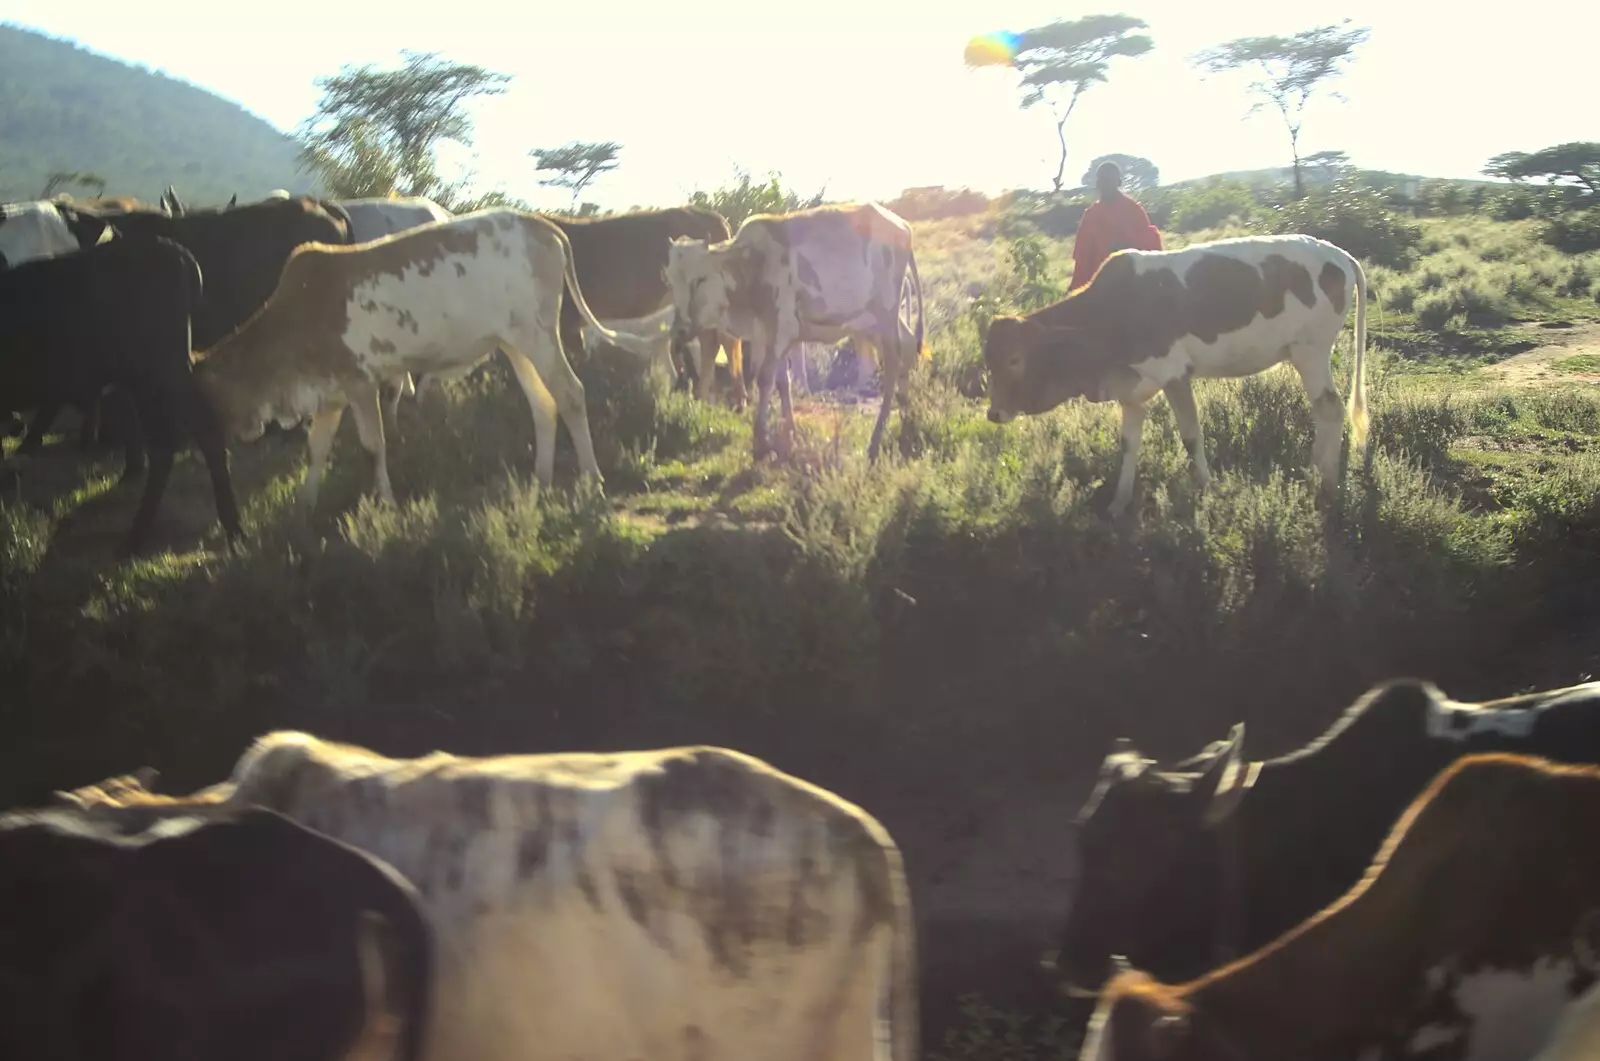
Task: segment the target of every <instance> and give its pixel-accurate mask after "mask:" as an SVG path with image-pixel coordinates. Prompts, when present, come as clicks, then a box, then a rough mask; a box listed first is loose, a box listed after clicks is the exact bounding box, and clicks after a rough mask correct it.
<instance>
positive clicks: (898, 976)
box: [884, 847, 922, 1061]
mask: <svg viewBox="0 0 1600 1061" xmlns="http://www.w3.org/2000/svg"><path fill="white" fill-rule="evenodd" d="M884 856H885V857H886V858H888V859H889V898H890V901H891V905H892V907H893V909H894V920H893V923H892V926H891V927H892V930H893V933H894V939H893V941H892V942H891V944H890V946H891V948H892V950H891V952H890V956H889V962H890V965H889V1035H890V1040H889V1042H890V1050H889V1058H888V1061H918V1056H919V1055H918V1051H919V1050H920V1049H921V1045H920V1043H919V1041H918V1039H919V1037H920V1034H921V1019H922V1018H921V1014H920V1013H919V1012H918V1007H917V923H916V917H915V916H914V913H913V911H912V909H911V889H910V887H909V885H907V883H906V872H905V860H904V859H903V857H902V856H901V854H900V852H899V851H898V850H897V849H895V848H894V847H890V848H889V849H888V850H886V851H885V852H884Z"/></svg>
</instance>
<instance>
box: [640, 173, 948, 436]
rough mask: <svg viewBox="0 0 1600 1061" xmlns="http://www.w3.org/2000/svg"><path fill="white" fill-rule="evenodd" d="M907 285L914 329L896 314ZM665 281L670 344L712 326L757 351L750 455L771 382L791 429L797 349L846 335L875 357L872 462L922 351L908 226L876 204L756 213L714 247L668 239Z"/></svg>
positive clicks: (763, 431) (761, 431)
mask: <svg viewBox="0 0 1600 1061" xmlns="http://www.w3.org/2000/svg"><path fill="white" fill-rule="evenodd" d="M908 280H909V281H910V285H911V295H912V298H913V299H914V301H915V302H916V316H917V322H916V325H915V327H910V326H908V325H907V324H906V321H905V319H904V317H903V316H902V315H901V312H900V310H901V306H902V301H903V299H902V296H903V295H904V294H905V291H906V283H907V281H908ZM667 282H668V283H669V284H670V285H671V287H672V304H673V308H674V314H673V320H674V323H673V333H674V343H675V344H676V345H677V346H679V347H680V348H681V347H682V346H684V345H685V344H687V343H688V341H689V340H690V339H691V338H693V337H694V335H695V334H696V333H700V332H704V331H706V330H707V329H711V328H718V329H721V330H723V331H726V332H729V333H731V334H733V335H736V336H738V337H739V338H741V339H743V340H745V342H747V343H750V344H752V348H753V349H754V350H755V351H756V354H755V358H754V359H753V360H752V364H753V365H754V366H755V370H756V379H757V381H758V383H759V385H760V397H759V398H758V399H757V401H756V422H755V456H756V458H757V459H758V460H759V459H760V458H762V457H763V456H765V455H766V453H767V451H768V449H769V448H770V442H769V439H768V436H767V410H768V408H769V405H770V398H771V394H772V387H773V383H774V381H776V383H777V387H778V396H779V398H780V400H781V401H782V403H783V420H784V428H785V430H786V431H788V432H791V433H792V432H793V430H794V409H793V406H792V404H791V401H790V396H789V360H788V355H789V352H790V350H791V349H792V348H793V347H794V346H795V344H797V343H801V342H816V343H836V342H838V341H839V340H841V339H845V338H849V339H852V340H853V341H854V343H855V346H856V349H857V350H858V351H860V352H861V353H863V354H866V353H868V352H872V353H875V354H876V355H877V356H878V358H879V364H880V367H881V369H882V373H883V380H884V383H883V405H882V407H881V408H880V409H879V410H878V421H877V423H876V424H875V425H873V428H872V441H871V442H870V443H869V444H868V446H867V454H868V456H869V457H871V458H873V459H876V458H877V455H878V447H879V445H880V443H881V442H882V439H883V429H884V425H885V424H887V423H888V422H889V408H890V403H891V402H893V401H894V400H895V396H896V394H897V393H898V394H900V395H901V400H904V388H905V386H906V380H907V378H908V377H909V375H910V369H911V365H912V363H913V362H914V361H915V359H916V357H917V355H918V353H920V352H921V350H922V335H923V314H922V280H921V279H920V277H919V276H918V275H917V260H916V255H915V254H914V253H913V252H912V248H911V226H910V225H908V224H906V223H905V221H903V220H902V219H901V218H899V217H898V216H896V215H895V214H893V213H891V212H890V211H888V210H886V209H884V208H883V207H882V206H880V205H878V204H877V203H867V204H866V205H864V206H849V205H847V206H819V207H815V208H814V209H810V210H801V211H798V212H796V213H792V214H756V215H755V216H753V217H749V218H746V219H745V221H744V223H743V224H742V225H740V226H739V232H738V234H737V235H736V236H734V237H733V238H732V239H729V240H723V241H722V242H720V243H710V244H708V243H707V242H706V241H705V240H700V239H684V238H678V239H674V240H673V241H672V245H671V249H670V251H669V253H668V258H667ZM704 357H705V351H704V349H702V350H701V358H702V360H704ZM746 360H751V359H749V358H747V359H746Z"/></svg>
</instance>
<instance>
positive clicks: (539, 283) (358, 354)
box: [195, 210, 649, 506]
mask: <svg viewBox="0 0 1600 1061" xmlns="http://www.w3.org/2000/svg"><path fill="white" fill-rule="evenodd" d="M563 284H565V285H566V286H565V290H568V291H570V292H571V295H572V299H573V301H574V303H576V305H577V306H578V309H579V311H580V312H581V313H582V314H583V317H584V319H585V320H586V321H587V322H588V323H589V324H591V325H594V326H595V328H596V329H597V330H598V331H599V332H600V334H601V335H602V336H603V337H604V338H605V339H606V340H607V341H608V342H611V343H614V344H615V345H618V346H623V347H626V348H628V349H633V350H638V351H639V352H641V353H646V354H648V351H649V344H648V343H647V342H646V341H645V340H644V339H642V338H640V337H637V336H627V335H623V334H621V333H617V332H612V331H609V330H607V329H604V328H602V327H600V325H599V323H598V322H597V321H596V320H595V319H594V314H593V313H591V312H590V310H589V307H588V304H587V303H586V302H585V301H584V299H583V292H582V291H581V289H580V288H579V286H578V281H577V277H576V276H575V275H574V273H573V268H572V256H571V253H570V251H569V248H568V247H567V241H566V237H565V236H563V235H562V233H561V230H560V229H559V228H557V227H556V226H554V225H552V224H550V222H548V221H546V220H544V219H543V218H540V217H538V216H536V215H534V214H528V213H522V212H519V211H516V210H484V211H479V212H476V213H471V214H466V215H463V216H461V217H456V218H452V219H451V220H449V221H441V222H437V223H435V224H430V225H425V226H423V227H421V228H416V229H410V230H408V231H405V232H401V233H398V234H396V235H392V236H384V237H382V238H381V239H376V240H371V241H369V242H366V243H358V244H354V245H350V246H343V247H337V246H326V245H312V246H307V247H301V248H299V249H297V250H296V251H295V253H294V254H293V255H292V256H291V257H290V258H289V261H288V263H287V264H286V265H285V266H284V270H283V278H282V280H281V281H280V282H279V284H278V289H277V291H276V292H274V293H273V296H272V298H271V299H269V300H268V302H267V304H266V305H265V306H263V307H262V309H261V310H260V312H258V313H257V314H256V315H255V316H254V317H253V318H252V319H251V320H249V321H248V322H246V323H245V325H244V326H243V327H242V328H240V329H239V330H238V331H237V332H235V333H234V334H233V335H231V336H229V337H228V338H227V339H226V340H224V341H223V342H221V343H219V344H218V345H217V346H216V348H215V349H213V350H211V351H210V352H209V353H208V354H207V355H206V356H205V358H204V359H203V360H202V361H201V362H200V363H199V364H198V365H197V366H196V368H195V374H196V377H197V378H198V379H199V381H200V385H201V387H202V388H203V390H204V391H205V393H206V395H207V396H208V398H209V399H210V400H211V402H212V403H213V405H214V406H215V407H216V408H217V409H218V410H219V412H220V415H221V416H222V421H223V423H225V424H227V425H229V430H230V433H231V434H233V435H237V436H239V437H241V438H244V439H246V440H250V439H254V438H257V437H259V436H260V434H261V433H262V431H263V430H264V425H265V422H266V421H268V420H273V419H275V420H277V421H279V422H280V423H284V422H288V423H295V422H298V421H300V420H301V419H303V418H305V417H310V418H311V428H310V432H309V445H310V452H311V457H310V463H309V467H308V469H307V471H306V482H305V488H304V492H303V494H302V499H303V501H304V503H305V504H306V505H307V506H310V505H313V504H315V502H316V497H317V491H318V487H319V485H320V483H321V481H322V475H323V471H324V469H325V467H326V466H327V462H328V456H329V453H330V451H331V450H332V448H333V439H334V433H335V432H336V431H337V430H338V427H339V421H340V419H341V418H342V416H343V415H344V409H345V406H346V405H348V406H350V408H351V409H352V410H353V411H354V414H355V417H356V427H357V429H358V433H359V435H360V438H361V443H362V445H363V446H364V447H366V449H367V451H368V452H369V453H370V454H372V456H373V458H374V474H373V482H374V487H375V489H376V491H377V494H378V496H379V497H380V498H381V499H382V500H384V501H392V500H393V499H394V492H393V490H392V489H391V487H390V484H389V471H388V460H387V455H386V451H385V445H384V435H383V421H382V416H381V414H380V411H379V404H378V388H379V384H380V383H381V382H383V381H385V380H394V379H398V378H399V377H400V375H401V374H402V373H411V374H413V375H416V374H424V373H425V374H427V375H429V376H435V377H438V378H440V379H448V378H451V377H460V376H463V375H465V374H466V373H467V372H469V371H470V370H471V369H472V367H473V366H474V365H475V364H477V363H478V362H480V361H482V360H484V359H485V358H487V357H489V356H490V355H492V354H493V353H494V351H495V348H496V347H499V348H500V349H501V350H502V351H504V352H505V354H506V357H507V359H508V360H509V361H510V363H511V368H512V371H513V372H515V374H516V377H517V381H518V383H520V384H521V386H522V391H523V394H524V395H525V396H526V398H527V400H528V408H529V409H530V410H531V411H532V414H533V429H534V440H535V444H536V454H535V458H534V470H535V472H536V473H537V475H538V477H539V480H540V482H542V483H544V484H545V485H547V486H548V485H549V483H550V481H551V479H552V477H553V475H554V471H555V440H556V413H557V412H559V413H560V415H561V419H562V420H563V421H564V422H565V423H566V425H567V429H568V430H569V431H570V432H571V434H572V439H573V444H574V445H575V446H576V448H577V451H578V464H579V469H580V471H581V473H582V474H584V475H585V476H588V477H591V478H593V479H594V480H595V481H596V482H598V481H599V480H600V467H599V465H598V464H597V463H596V462H595V456H594V445H593V442H592V441H591V440H590V436H589V418H588V413H587V410H586V408H585V404H584V395H583V384H582V383H581V382H580V381H579V380H578V377H577V375H576V374H575V373H574V372H573V371H572V365H571V364H570V363H569V362H568V361H567V356H566V353H565V351H563V349H562V347H561V337H560V335H559V334H558V333H557V331H556V322H557V318H558V315H559V312H560V308H561V298H562V293H563V290H564V288H563Z"/></svg>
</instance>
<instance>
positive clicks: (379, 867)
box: [344, 845, 436, 1061]
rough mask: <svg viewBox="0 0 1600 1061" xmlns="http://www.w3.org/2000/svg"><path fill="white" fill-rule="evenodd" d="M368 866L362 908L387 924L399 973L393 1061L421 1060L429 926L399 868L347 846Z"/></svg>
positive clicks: (430, 968)
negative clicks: (397, 1028) (398, 1022)
mask: <svg viewBox="0 0 1600 1061" xmlns="http://www.w3.org/2000/svg"><path fill="white" fill-rule="evenodd" d="M344 846H346V847H347V848H349V850H350V852H351V854H353V855H356V856H358V857H360V858H361V859H362V861H363V862H364V863H365V864H366V865H367V866H369V867H370V872H368V873H367V874H366V877H365V880H366V882H367V883H369V884H370V885H371V887H370V888H368V889H366V890H367V891H368V893H369V894H368V895H367V897H366V901H365V902H364V904H363V905H364V906H365V907H366V908H367V909H369V910H372V911H374V912H376V913H377V914H379V915H381V916H382V918H383V919H384V920H385V921H387V922H388V924H389V930H390V931H389V937H390V939H391V940H392V941H393V944H394V946H393V953H392V954H391V955H390V961H389V962H388V965H389V967H390V968H391V969H394V970H397V971H398V973H399V977H398V981H397V983H396V984H395V985H394V989H393V990H392V995H393V997H396V998H397V999H398V1001H399V1004H400V1013H401V1018H402V1019H401V1033H400V1041H399V1043H398V1046H397V1049H396V1050H395V1054H394V1058H395V1061H422V1059H423V1051H424V1050H425V1048H426V1046H427V1040H428V1031H429V1024H430V1021H429V1017H430V1013H431V1007H432V1003H433V983H434V969H435V962H436V955H435V942H434V933H433V928H432V925H431V924H430V923H429V921H428V919H427V915H425V914H424V913H423V912H422V906H421V902H420V900H419V899H418V898H417V892H416V889H415V888H414V887H413V886H412V885H411V883H410V882H409V881H408V880H407V879H406V878H405V877H403V876H401V875H400V872H399V871H398V870H396V869H394V868H393V867H392V866H390V865H389V864H388V863H386V862H383V861H381V860H380V859H378V858H377V857H376V856H374V855H370V854H368V853H367V852H365V851H362V850H361V849H359V848H354V847H350V845H344Z"/></svg>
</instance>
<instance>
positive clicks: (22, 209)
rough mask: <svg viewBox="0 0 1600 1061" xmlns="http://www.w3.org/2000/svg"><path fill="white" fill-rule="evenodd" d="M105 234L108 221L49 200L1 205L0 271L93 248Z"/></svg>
mask: <svg viewBox="0 0 1600 1061" xmlns="http://www.w3.org/2000/svg"><path fill="white" fill-rule="evenodd" d="M105 230H106V223H105V221H103V220H101V219H99V218H92V217H81V216H79V215H76V214H73V213H71V212H70V211H69V212H68V213H66V214H63V213H62V211H61V210H60V209H58V208H57V206H56V204H55V203H53V202H49V201H47V200H38V201H35V202H27V203H4V204H0V269H6V268H9V267H11V266H15V265H21V264H22V263H23V262H31V261H35V260H37V259H39V258H54V257H57V256H59V255H62V254H71V253H72V252H74V251H77V250H82V249H84V248H87V247H93V246H94V245H95V244H96V243H99V242H100V238H101V235H102V234H103V233H104V232H105Z"/></svg>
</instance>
